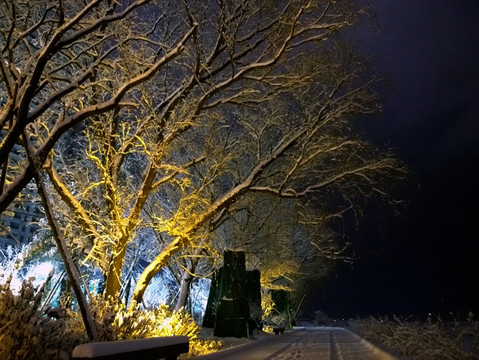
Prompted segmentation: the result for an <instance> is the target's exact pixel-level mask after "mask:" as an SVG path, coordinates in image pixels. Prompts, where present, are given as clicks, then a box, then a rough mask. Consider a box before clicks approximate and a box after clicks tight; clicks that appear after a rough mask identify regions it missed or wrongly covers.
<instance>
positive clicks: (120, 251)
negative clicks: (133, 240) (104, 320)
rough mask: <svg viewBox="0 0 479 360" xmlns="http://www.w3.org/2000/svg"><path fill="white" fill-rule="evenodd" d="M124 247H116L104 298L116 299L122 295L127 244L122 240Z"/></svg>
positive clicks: (107, 276)
mask: <svg viewBox="0 0 479 360" xmlns="http://www.w3.org/2000/svg"><path fill="white" fill-rule="evenodd" d="M121 241H122V246H117V247H115V250H114V254H113V257H112V260H111V261H110V265H109V267H108V272H107V274H106V284H105V293H104V297H105V299H107V298H108V297H113V298H114V299H116V298H117V297H118V295H119V294H120V288H121V273H122V269H123V262H124V260H125V254H126V245H127V242H126V241H125V240H124V239H121Z"/></svg>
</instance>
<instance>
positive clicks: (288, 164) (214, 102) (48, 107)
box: [0, 0, 401, 306]
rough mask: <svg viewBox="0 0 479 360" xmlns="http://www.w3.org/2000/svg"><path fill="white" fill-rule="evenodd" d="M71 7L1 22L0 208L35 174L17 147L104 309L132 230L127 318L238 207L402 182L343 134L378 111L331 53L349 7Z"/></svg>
mask: <svg viewBox="0 0 479 360" xmlns="http://www.w3.org/2000/svg"><path fill="white" fill-rule="evenodd" d="M150 3H151V4H150ZM76 4H77V2H74V1H71V2H69V1H64V2H62V1H60V2H58V3H55V4H54V5H48V4H47V2H44V3H43V2H42V3H40V4H38V5H37V4H36V3H35V5H32V4H31V3H30V2H28V1H27V2H25V3H21V4H16V3H15V4H14V3H7V5H8V6H3V7H2V12H3V17H2V19H3V20H2V21H3V22H2V24H4V25H3V26H2V29H3V34H4V35H3V38H2V41H3V44H4V47H3V49H4V50H3V61H2V64H0V65H1V67H2V69H3V70H2V69H0V70H2V77H1V79H2V81H3V83H2V86H3V87H4V89H5V90H6V94H8V99H7V101H5V105H4V108H3V112H2V118H1V119H2V123H1V124H2V126H3V129H4V133H2V134H5V135H4V136H3V137H2V142H1V144H0V159H1V160H2V166H3V169H4V171H3V173H4V174H5V176H4V179H5V181H4V182H5V187H4V190H3V192H2V194H1V195H0V208H2V209H4V208H6V206H7V205H8V204H9V203H10V202H11V201H12V199H13V198H14V197H15V196H16V195H17V194H18V192H19V191H20V190H21V189H22V187H23V186H25V184H26V183H28V182H29V181H30V180H31V179H32V176H33V174H34V171H33V170H34V168H33V167H32V166H31V163H28V162H25V163H24V164H14V165H15V167H12V163H11V161H9V159H8V156H9V153H10V152H11V151H12V150H13V149H14V144H15V143H17V144H18V145H19V146H23V145H22V142H21V141H20V142H18V141H17V140H18V139H19V136H17V135H18V133H19V132H20V133H21V132H25V133H26V136H27V137H29V138H30V139H31V140H30V141H32V143H33V144H32V148H33V149H34V151H32V153H31V154H32V159H33V161H34V163H36V164H39V166H37V168H38V169H40V167H41V166H43V168H44V169H45V171H46V172H47V173H48V174H49V179H50V182H51V184H52V186H53V187H54V188H55V190H56V192H57V193H58V195H59V196H60V198H61V199H62V201H63V202H64V203H65V204H67V206H68V208H69V209H70V213H71V214H72V215H73V216H72V222H73V223H74V224H75V225H76V226H77V227H78V234H80V233H81V234H83V235H82V237H79V239H81V240H82V244H81V246H82V247H83V248H84V249H85V252H87V253H88V259H91V260H95V261H96V262H97V263H98V264H99V266H100V267H101V269H102V270H103V272H104V274H105V278H106V289H105V295H106V296H117V295H118V293H119V290H120V288H121V281H122V271H123V266H124V263H125V256H126V254H127V248H128V245H129V244H132V242H133V241H134V240H135V238H136V237H137V235H138V233H139V231H141V229H145V228H150V229H152V230H153V231H155V232H156V233H157V234H159V235H161V236H159V238H161V239H162V242H161V243H160V244H159V246H158V248H156V249H153V250H152V254H151V256H150V257H148V261H149V263H148V265H147V266H146V268H145V269H144V271H143V272H142V274H141V276H140V277H139V279H138V281H137V282H136V287H135V289H134V291H133V300H134V301H133V302H132V305H131V306H135V303H140V302H141V299H142V296H143V293H144V291H145V289H146V287H147V286H148V284H149V282H150V280H151V279H152V278H153V276H154V275H155V274H157V273H158V272H159V271H160V270H161V269H163V268H164V267H166V266H168V265H169V264H170V263H171V262H172V261H174V260H175V259H176V258H177V256H178V255H179V254H181V252H182V251H184V250H185V249H190V251H189V254H190V255H191V254H193V255H194V253H195V251H196V250H195V249H201V248H202V246H197V245H199V244H201V242H202V241H203V240H202V239H204V234H207V233H208V232H209V231H211V229H212V228H213V229H214V228H215V226H214V224H218V222H220V221H221V219H222V217H223V216H225V213H226V210H228V209H230V207H231V206H232V204H234V203H235V202H236V201H238V200H239V199H241V198H242V197H243V196H245V195H246V194H248V193H253V194H254V193H267V194H270V195H273V196H277V197H280V198H291V199H297V198H302V197H308V196H311V195H312V194H316V195H317V194H319V193H321V194H323V196H324V197H325V198H327V196H328V192H329V191H331V190H330V189H333V188H334V189H341V191H343V192H344V193H347V192H354V191H366V189H377V190H380V186H377V184H378V183H379V184H380V183H381V181H382V180H383V178H386V177H387V176H390V175H391V174H392V173H394V172H395V171H396V170H398V166H397V163H396V162H395V161H394V159H392V158H391V157H390V156H387V155H386V156H384V154H380V153H378V152H375V151H373V149H372V148H371V147H370V146H369V145H368V144H366V143H365V142H363V141H361V140H360V139H357V138H355V137H353V136H351V133H350V132H349V131H348V128H349V124H350V121H351V117H352V116H356V115H358V114H367V113H371V112H374V111H375V110H376V109H377V98H376V96H375V93H374V91H373V83H374V81H375V79H374V78H370V79H364V77H363V75H364V69H365V68H364V64H363V63H362V62H361V61H360V59H359V58H357V57H355V56H353V55H352V54H351V53H350V52H349V51H344V49H343V48H342V47H341V46H337V45H336V42H335V41H334V37H335V34H336V33H337V32H339V31H340V30H341V29H343V28H344V27H347V26H350V25H353V24H354V22H355V20H356V18H357V16H359V15H360V14H361V13H362V12H361V10H360V9H359V10H358V9H356V10H355V9H354V7H353V6H352V4H351V3H350V2H349V1H324V2H318V1H303V0H290V1H284V2H277V1H273V0H263V1H253V0H251V1H242V2H237V1H233V0H232V1H217V2H213V1H211V2H197V1H187V0H185V1H183V2H174V1H172V2H171V3H168V4H161V6H160V5H157V4H156V3H155V4H153V2H152V1H146V0H144V1H140V0H137V1H131V2H130V3H126V2H120V3H118V2H108V1H100V0H97V1H91V2H89V3H87V4H78V5H76ZM84 5H85V6H84ZM140 5H141V6H142V8H141V9H142V10H141V12H137V13H136V14H137V15H141V20H140V19H139V18H138V17H135V16H134V10H135V9H139V8H140ZM20 13H21V14H23V15H21V16H20V15H18V14H20ZM19 24H22V25H21V26H20V25H19ZM17 83H18V84H20V85H18V87H17ZM17 109H18V110H17ZM80 123H82V125H83V127H82V128H78V127H76V128H75V125H78V124H80ZM67 132H68V133H67ZM62 135H63V138H61V136H62ZM61 144H63V145H65V146H69V147H70V150H69V151H67V152H66V154H67V155H68V154H71V156H70V157H68V156H65V152H64V147H63V148H62V147H61V146H60V145H61ZM55 146H57V149H56V150H57V151H55ZM60 148H62V151H61V152H60ZM83 153H84V154H85V156H80V155H79V154H83ZM50 158H51V160H49V159H50ZM80 167H81V168H80ZM79 171H82V172H81V173H78V172H79ZM398 172H399V173H401V169H399V171H398ZM2 188H3V186H2ZM338 191H339V190H338ZM146 210H148V211H149V212H150V215H153V216H146Z"/></svg>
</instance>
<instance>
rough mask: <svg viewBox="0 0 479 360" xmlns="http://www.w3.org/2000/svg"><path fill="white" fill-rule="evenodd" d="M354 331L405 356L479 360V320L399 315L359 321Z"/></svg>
mask: <svg viewBox="0 0 479 360" xmlns="http://www.w3.org/2000/svg"><path fill="white" fill-rule="evenodd" d="M351 330H353V331H355V332H357V333H358V334H359V335H361V336H363V337H364V338H365V339H367V340H369V341H371V342H373V343H376V344H378V345H379V346H381V347H383V348H386V349H388V350H389V351H390V352H392V353H394V354H395V355H398V356H401V357H407V358H411V359H420V360H479V323H478V322H477V321H476V320H474V317H473V314H472V313H470V314H469V316H468V317H467V318H466V319H463V320H459V319H457V318H454V317H451V319H450V320H449V319H448V320H447V321H444V320H443V319H441V318H440V317H437V318H435V319H432V318H430V319H428V320H427V321H426V322H420V321H416V320H414V319H412V318H401V317H398V316H393V317H385V318H375V317H370V318H367V319H362V320H358V321H355V322H354V323H352V324H351Z"/></svg>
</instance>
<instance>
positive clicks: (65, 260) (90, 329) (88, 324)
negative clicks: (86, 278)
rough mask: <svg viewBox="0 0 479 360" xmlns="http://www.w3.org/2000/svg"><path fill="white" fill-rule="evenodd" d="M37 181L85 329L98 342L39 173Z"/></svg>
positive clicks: (70, 258) (36, 176) (75, 273)
mask: <svg viewBox="0 0 479 360" xmlns="http://www.w3.org/2000/svg"><path fill="white" fill-rule="evenodd" d="M35 180H36V182H37V186H38V192H39V194H40V197H41V199H42V203H43V207H44V209H45V213H46V215H47V219H48V223H49V225H50V228H51V230H52V234H53V238H54V239H55V242H56V245H57V248H58V251H59V252H60V255H61V257H62V260H63V263H64V264H65V268H66V270H67V273H68V277H69V279H70V282H71V286H72V288H73V292H74V293H75V297H76V299H77V301H78V306H79V307H80V312H81V315H82V318H83V322H84V324H85V329H86V332H87V334H88V338H89V339H90V341H97V340H98V333H97V329H96V324H95V321H94V319H93V316H92V314H91V312H90V307H89V305H88V302H87V300H86V297H85V294H84V293H83V291H82V289H81V285H80V284H81V282H80V275H79V273H78V271H77V268H76V266H75V264H74V262H73V258H72V256H71V254H70V251H69V249H68V246H67V244H66V241H65V239H64V238H63V235H62V233H61V231H60V226H59V225H58V223H57V221H56V219H55V217H54V216H53V209H52V207H51V204H50V200H49V199H48V197H47V194H46V192H45V184H44V183H43V180H42V178H41V175H40V174H39V173H36V174H35Z"/></svg>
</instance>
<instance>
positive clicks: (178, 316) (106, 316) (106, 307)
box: [90, 297, 221, 358]
mask: <svg viewBox="0 0 479 360" xmlns="http://www.w3.org/2000/svg"><path fill="white" fill-rule="evenodd" d="M90 305H91V309H92V312H93V316H94V318H95V319H96V321H97V325H98V326H97V328H98V333H99V338H100V340H101V341H108V340H124V339H141V338H149V337H154V336H171V335H185V336H188V337H189V339H190V352H189V354H188V355H184V356H183V358H187V357H191V356H198V355H201V354H207V353H210V352H213V351H216V350H218V349H219V348H220V347H221V343H219V342H217V341H213V340H202V339H200V338H199V332H200V328H199V327H198V325H196V323H195V322H194V321H193V319H192V318H191V316H190V314H188V313H187V312H185V311H183V310H180V311H172V310H171V309H170V308H169V307H168V306H166V305H160V306H159V307H158V308H156V309H152V310H143V309H135V310H132V311H131V310H127V309H126V308H125V306H124V305H123V304H120V303H118V302H115V301H112V300H108V301H105V300H102V299H101V298H100V297H92V298H91V299H90Z"/></svg>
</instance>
